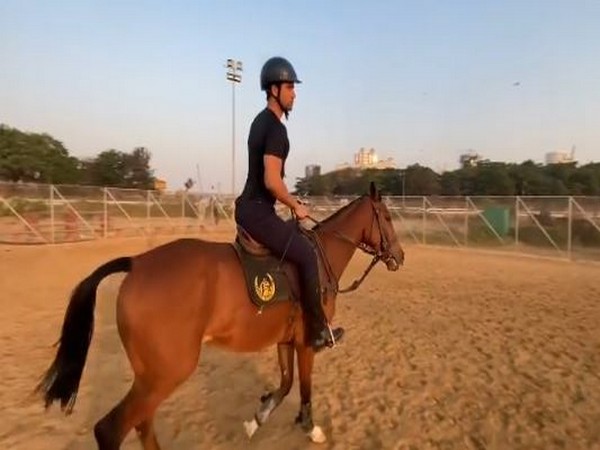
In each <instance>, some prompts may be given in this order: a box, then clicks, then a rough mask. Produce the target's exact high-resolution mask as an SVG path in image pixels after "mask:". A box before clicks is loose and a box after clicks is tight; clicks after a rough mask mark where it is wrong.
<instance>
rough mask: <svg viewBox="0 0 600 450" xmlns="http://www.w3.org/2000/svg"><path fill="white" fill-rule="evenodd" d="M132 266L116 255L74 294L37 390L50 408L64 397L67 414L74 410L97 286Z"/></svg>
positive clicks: (90, 335) (127, 258)
mask: <svg viewBox="0 0 600 450" xmlns="http://www.w3.org/2000/svg"><path fill="white" fill-rule="evenodd" d="M130 270H131V258H130V257H123V258H117V259H114V260H112V261H110V262H107V263H106V264H104V265H103V266H101V267H98V268H97V269H96V270H95V271H94V272H93V273H92V274H91V275H90V276H88V277H87V278H86V279H84V280H83V281H81V282H80V283H79V284H78V285H77V287H76V288H75V290H74V291H73V293H72V294H71V300H70V301H69V306H68V308H67V311H66V313H65V319H64V322H63V326H62V331H61V335H60V340H59V341H58V344H59V346H58V351H57V352H56V357H55V358H54V361H53V362H52V365H51V366H50V368H49V369H48V370H47V371H46V373H45V375H44V377H43V379H42V381H41V382H40V384H38V386H37V387H36V391H37V392H43V394H44V399H45V403H46V408H48V407H49V406H50V405H52V403H53V402H54V401H56V400H60V406H61V409H62V410H63V411H65V413H66V414H70V413H71V412H72V410H73V406H74V405H75V400H76V399H77V390H78V389H79V382H80V381H81V374H82V372H83V366H84V365H85V360H86V358H87V354H88V349H89V348H90V342H91V340H92V334H93V332H94V308H95V306H96V288H97V287H98V285H99V284H100V282H101V281H102V279H103V278H104V277H106V276H108V275H110V274H112V273H116V272H129V271H130Z"/></svg>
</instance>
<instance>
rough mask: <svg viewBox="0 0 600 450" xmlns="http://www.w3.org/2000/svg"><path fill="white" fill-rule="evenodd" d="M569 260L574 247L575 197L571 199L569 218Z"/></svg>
mask: <svg viewBox="0 0 600 450" xmlns="http://www.w3.org/2000/svg"><path fill="white" fill-rule="evenodd" d="M567 224H568V225H567V226H568V231H567V258H569V259H571V256H572V254H571V250H572V246H573V197H571V196H570V197H569V218H568V222H567Z"/></svg>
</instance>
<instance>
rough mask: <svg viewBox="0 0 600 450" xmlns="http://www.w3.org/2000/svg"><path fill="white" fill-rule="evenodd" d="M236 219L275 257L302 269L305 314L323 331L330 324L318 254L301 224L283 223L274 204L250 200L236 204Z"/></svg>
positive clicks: (300, 271) (312, 323) (300, 270)
mask: <svg viewBox="0 0 600 450" xmlns="http://www.w3.org/2000/svg"><path fill="white" fill-rule="evenodd" d="M235 220H236V222H237V223H238V224H239V225H241V226H242V228H244V230H246V231H247V232H248V233H250V236H252V237H253V238H254V239H255V240H256V241H258V242H260V243H261V244H263V245H264V246H266V247H267V248H268V249H269V250H271V252H272V253H273V254H274V255H276V256H277V257H279V258H281V257H282V256H283V257H284V258H285V259H286V260H288V261H290V262H292V263H294V264H295V265H296V266H297V267H298V271H299V273H300V277H301V280H302V286H301V288H302V297H303V298H302V300H303V303H304V306H305V312H306V313H308V314H309V316H310V317H309V318H310V319H311V320H310V322H311V325H313V326H315V328H317V329H318V330H320V329H321V327H322V326H323V325H324V324H325V323H326V321H325V318H324V316H323V312H322V309H321V306H320V302H321V294H320V292H319V268H318V267H319V266H318V260H317V255H316V253H315V252H314V250H313V248H312V245H311V243H310V241H309V240H308V238H307V237H306V236H304V235H303V234H302V233H301V232H300V230H298V225H297V224H296V223H295V222H294V221H288V222H286V221H284V220H282V219H281V218H280V217H279V216H278V215H277V214H276V213H275V209H274V208H273V206H271V205H270V204H268V203H266V202H260V201H249V200H246V201H238V202H236V208H235ZM284 253H285V255H284ZM313 319H314V320H313ZM319 322H320V323H319ZM317 324H319V325H317ZM313 331H316V330H313Z"/></svg>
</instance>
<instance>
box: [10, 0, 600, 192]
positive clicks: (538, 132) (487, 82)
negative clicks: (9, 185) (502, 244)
mask: <svg viewBox="0 0 600 450" xmlns="http://www.w3.org/2000/svg"><path fill="white" fill-rule="evenodd" d="M599 49H600V2H598V1H595V0H588V1H584V0H564V1H557V0H518V1H517V0H505V1H489V0H470V1H467V0H454V1H446V0H438V1H433V0H423V1H411V2H408V1H401V0H377V1H375V0H371V1H366V0H364V1H357V0H344V1H342V0H338V1H336V0H304V1H296V2H276V1H270V0H254V1H243V0H239V1H233V0H219V1H217V0H214V1H205V0H195V1H182V0H171V1H161V2H159V1H141V0H139V1H115V0H103V1H100V0H97V1H86V0H59V1H55V2H48V1H41V0H38V1H35V0H0V123H4V124H7V125H9V126H12V127H15V128H18V129H20V130H22V131H28V132H46V133H49V134H51V135H52V136H53V137H55V138H57V139H58V140H60V141H62V142H63V144H64V145H65V146H66V148H67V149H68V150H69V151H70V153H71V154H72V155H74V156H77V157H80V158H83V157H93V156H94V155H96V154H98V153H99V152H101V151H104V150H107V149H111V148H114V149H117V150H121V151H126V152H129V151H131V150H132V149H133V148H134V147H137V146H145V147H147V148H148V149H149V150H150V152H151V153H152V166H153V168H154V169H155V175H156V176H158V177H160V178H164V179H166V180H167V182H168V186H169V189H173V190H175V189H180V188H182V186H183V183H184V182H185V180H186V179H187V178H188V177H189V178H193V179H195V180H198V179H199V182H200V187H201V188H202V189H203V190H204V191H209V190H211V189H214V190H219V191H221V192H225V193H226V192H230V191H231V178H232V153H234V155H235V174H236V176H235V190H236V192H239V190H240V189H241V188H242V187H243V183H244V180H245V176H246V170H247V146H246V142H247V135H248V130H249V127H250V124H251V122H252V120H253V118H254V116H255V115H256V114H257V113H258V112H260V110H261V109H262V108H264V106H265V98H264V93H262V92H261V91H260V85H259V75H260V69H261V67H262V64H263V63H264V62H265V61H266V60H267V59H268V58H269V57H271V56H284V57H285V58H287V59H289V60H290V62H292V64H293V65H294V67H295V69H296V72H297V73H298V76H299V78H300V79H301V80H302V84H300V85H299V86H298V87H297V89H296V94H297V98H296V103H295V106H294V110H293V111H292V112H291V114H290V117H289V120H288V121H287V122H286V127H287V129H288V135H289V138H290V142H291V148H290V155H289V157H288V160H287V162H286V169H287V170H286V172H287V174H288V176H287V178H286V184H287V185H288V186H289V187H293V185H294V184H295V181H296V177H301V176H303V175H304V167H305V166H306V165H308V164H319V165H321V167H322V170H323V171H325V172H326V171H329V170H332V169H334V168H335V167H336V165H338V164H341V163H344V162H351V161H352V159H353V154H354V153H355V152H357V151H358V150H359V149H360V148H362V147H364V148H374V149H375V150H376V151H377V153H378V155H379V157H380V158H387V157H392V158H394V160H395V161H396V163H397V165H398V166H399V167H405V166H407V165H409V164H415V163H419V164H422V165H426V166H429V167H431V168H433V169H434V170H436V171H438V172H441V171H443V170H454V169H456V168H457V167H458V158H459V155H460V154H461V153H464V152H466V151H468V150H472V151H475V152H477V153H479V154H480V155H481V156H482V157H484V158H488V159H491V160H494V161H505V162H521V161H524V160H527V159H533V160H534V161H538V162H543V160H544V155H545V153H547V152H550V151H557V150H560V151H562V150H566V151H568V150H570V149H571V148H572V146H575V156H576V159H578V160H579V162H580V163H587V162H590V161H600V56H599ZM228 58H233V59H236V60H239V61H242V63H243V72H242V82H241V83H240V84H239V85H236V86H235V134H234V136H235V139H234V140H235V152H234V151H233V145H232V141H233V139H232V134H233V131H234V127H233V124H232V115H233V111H234V108H233V95H232V91H233V89H232V85H231V83H229V82H228V81H227V80H226V68H225V63H226V60H227V59H228ZM198 175H199V176H198ZM195 189H197V187H196V188H195Z"/></svg>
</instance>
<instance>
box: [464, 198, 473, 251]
mask: <svg viewBox="0 0 600 450" xmlns="http://www.w3.org/2000/svg"><path fill="white" fill-rule="evenodd" d="M469 199H470V197H469V196H468V195H467V196H466V197H465V247H466V246H467V245H469V210H470V208H469V206H470V205H469ZM471 203H473V202H471Z"/></svg>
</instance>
